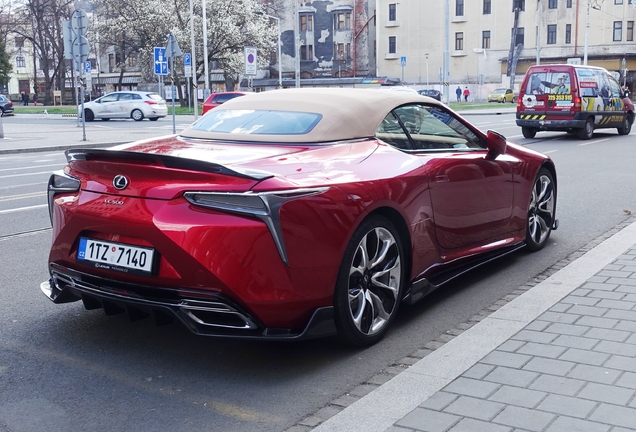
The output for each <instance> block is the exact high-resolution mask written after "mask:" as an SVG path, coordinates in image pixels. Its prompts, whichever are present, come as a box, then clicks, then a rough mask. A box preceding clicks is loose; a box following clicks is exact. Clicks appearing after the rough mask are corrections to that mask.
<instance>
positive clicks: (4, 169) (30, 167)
mask: <svg viewBox="0 0 636 432" xmlns="http://www.w3.org/2000/svg"><path fill="white" fill-rule="evenodd" d="M50 166H55V167H63V166H64V163H63V162H60V163H56V164H49V165H35V166H28V167H19V168H0V171H16V170H26V169H33V168H44V167H50Z"/></svg>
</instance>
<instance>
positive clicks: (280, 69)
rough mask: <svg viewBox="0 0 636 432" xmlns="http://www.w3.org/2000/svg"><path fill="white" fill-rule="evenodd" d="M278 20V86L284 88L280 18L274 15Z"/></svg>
mask: <svg viewBox="0 0 636 432" xmlns="http://www.w3.org/2000/svg"><path fill="white" fill-rule="evenodd" d="M273 18H274V19H275V20H276V26H277V27H278V88H281V89H282V88H283V57H282V54H281V50H282V48H281V46H280V18H276V17H273Z"/></svg>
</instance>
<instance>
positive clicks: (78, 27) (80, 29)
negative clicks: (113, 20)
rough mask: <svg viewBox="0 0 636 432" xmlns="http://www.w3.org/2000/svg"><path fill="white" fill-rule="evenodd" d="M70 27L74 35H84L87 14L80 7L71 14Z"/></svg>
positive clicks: (86, 25)
mask: <svg viewBox="0 0 636 432" xmlns="http://www.w3.org/2000/svg"><path fill="white" fill-rule="evenodd" d="M71 28H72V30H73V32H74V33H75V36H84V35H85V34H86V30H87V29H88V16H87V15H86V12H85V11H83V10H82V9H77V10H75V11H74V12H73V15H71Z"/></svg>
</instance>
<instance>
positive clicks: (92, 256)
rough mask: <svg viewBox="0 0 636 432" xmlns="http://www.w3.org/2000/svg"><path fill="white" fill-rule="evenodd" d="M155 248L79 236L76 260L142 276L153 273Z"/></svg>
mask: <svg viewBox="0 0 636 432" xmlns="http://www.w3.org/2000/svg"><path fill="white" fill-rule="evenodd" d="M154 258H155V250H154V249H152V248H146V247H139V246H132V245H127V244H123V243H113V242H108V241H104V240H94V239H90V238H86V237H80V241H79V248H78V250H77V260H78V261H81V262H83V263H84V264H89V265H91V266H93V267H95V268H102V269H106V270H114V271H119V272H122V273H130V274H136V275H142V276H151V275H152V274H153V267H154V266H153V264H154V261H155V259H154Z"/></svg>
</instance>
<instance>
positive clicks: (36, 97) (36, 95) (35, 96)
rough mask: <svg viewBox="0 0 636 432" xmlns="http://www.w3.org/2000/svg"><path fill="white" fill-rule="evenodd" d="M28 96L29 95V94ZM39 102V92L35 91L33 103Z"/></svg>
mask: <svg viewBox="0 0 636 432" xmlns="http://www.w3.org/2000/svg"><path fill="white" fill-rule="evenodd" d="M27 98H28V96H27ZM37 104H38V94H37V93H33V105H37Z"/></svg>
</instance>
